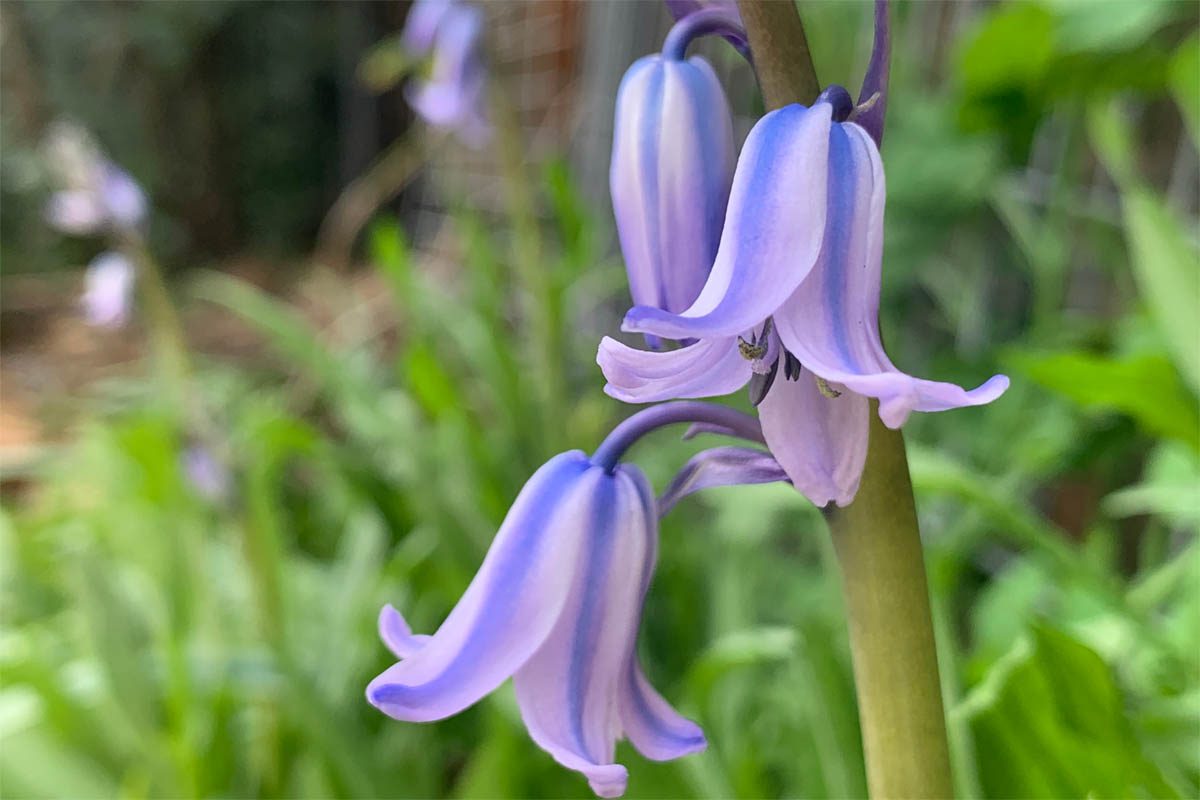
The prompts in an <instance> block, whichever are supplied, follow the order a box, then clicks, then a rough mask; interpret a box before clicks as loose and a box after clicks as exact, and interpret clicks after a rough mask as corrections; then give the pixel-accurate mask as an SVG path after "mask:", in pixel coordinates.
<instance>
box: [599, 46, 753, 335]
mask: <svg viewBox="0 0 1200 800" xmlns="http://www.w3.org/2000/svg"><path fill="white" fill-rule="evenodd" d="M682 56H683V54H682V53H667V54H664V55H652V56H646V57H645V58H642V59H639V60H638V61H637V62H635V63H634V65H633V66H632V67H630V68H629V71H628V72H626V73H625V77H624V79H622V81H621V86H620V89H619V90H618V92H617V110H616V118H615V123H614V135H613V152H612V162H611V167H610V170H609V184H610V188H611V192H612V202H613V211H614V213H615V215H616V220H617V232H618V234H619V236H620V240H621V252H622V254H623V255H624V257H625V269H626V271H627V272H628V275H629V287H630V294H631V295H632V297H633V302H634V304H635V305H646V306H655V307H657V308H661V309H666V310H668V311H673V312H679V311H683V310H684V309H685V308H687V307H688V306H689V305H691V303H692V301H693V300H695V299H696V296H697V295H698V294H699V293H700V289H701V288H702V287H703V286H704V282H705V280H707V278H708V272H709V270H710V269H711V268H712V264H713V259H714V258H715V257H716V254H717V246H718V245H719V244H720V240H721V226H722V224H723V223H724V220H725V206H726V203H727V202H728V199H729V187H730V184H731V182H732V181H733V169H734V164H735V161H736V150H735V147H734V141H733V117H732V115H731V114H730V111H729V103H728V102H727V101H726V99H725V93H724V92H723V91H722V89H721V84H720V82H719V81H718V80H717V76H716V74H715V73H714V72H713V70H712V67H710V66H709V65H708V63H707V62H706V61H704V59H702V58H700V57H698V56H697V57H693V58H690V59H687V60H684V59H683V57H682Z"/></svg>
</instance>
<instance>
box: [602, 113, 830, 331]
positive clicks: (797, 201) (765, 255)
mask: <svg viewBox="0 0 1200 800" xmlns="http://www.w3.org/2000/svg"><path fill="white" fill-rule="evenodd" d="M830 115H831V109H830V105H829V104H828V103H818V104H817V105H815V106H813V107H812V108H811V109H809V108H805V107H804V106H801V105H790V106H786V107H784V108H781V109H778V110H776V111H772V112H771V113H769V114H767V115H766V116H764V117H763V118H762V119H760V120H759V121H758V123H757V124H756V125H755V126H754V129H753V130H752V131H751V132H750V136H749V137H748V138H747V139H746V144H745V146H744V147H743V148H742V154H741V156H740V157H739V158H738V163H737V170H736V172H735V174H734V178H733V188H732V190H731V191H730V196H729V208H728V210H727V212H726V216H725V227H724V229H723V231H722V233H721V244H720V248H719V250H718V252H717V258H716V262H715V263H714V265H713V269H712V272H711V273H710V274H709V276H708V281H707V282H706V283H705V284H704V289H703V290H702V291H701V292H700V296H699V297H698V298H697V299H696V302H695V303H693V304H692V305H691V307H689V308H688V309H687V310H686V311H684V312H683V313H682V314H681V315H674V314H670V313H668V312H666V311H663V310H661V309H657V308H651V307H649V306H636V307H634V308H633V309H632V310H630V312H629V313H628V314H626V316H625V322H624V325H623V329H624V330H627V331H632V332H640V333H650V334H654V335H657V336H663V337H666V338H669V339H687V338H697V339H703V338H713V337H728V336H736V335H738V334H740V333H742V332H743V331H746V330H749V329H751V328H754V327H756V326H758V325H760V324H761V323H762V322H763V320H765V319H766V318H767V317H769V316H770V315H771V314H772V313H774V312H775V310H776V308H778V307H779V304H780V302H781V301H782V300H783V299H786V298H787V297H788V295H790V294H791V293H792V291H794V290H795V288H796V287H797V286H798V285H800V282H801V281H802V280H803V279H804V278H805V276H806V275H808V272H809V270H810V269H812V266H813V264H814V263H816V260H817V255H818V254H819V253H820V249H821V235H822V233H823V231H824V228H825V213H826V183H827V175H828V170H827V169H826V162H827V155H828V149H829V131H830V119H831V116H830Z"/></svg>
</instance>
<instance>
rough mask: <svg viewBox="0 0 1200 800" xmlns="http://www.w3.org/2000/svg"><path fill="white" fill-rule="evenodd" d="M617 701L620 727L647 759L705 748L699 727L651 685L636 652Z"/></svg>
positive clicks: (672, 756)
mask: <svg viewBox="0 0 1200 800" xmlns="http://www.w3.org/2000/svg"><path fill="white" fill-rule="evenodd" d="M619 702H620V715H621V727H622V728H623V729H624V730H625V735H626V736H627V737H629V741H630V742H631V743H632V744H633V746H634V747H636V748H637V751H638V752H639V753H641V754H642V755H643V756H645V757H646V758H649V759H652V760H654V761H670V760H671V759H674V758H679V757H681V756H686V755H688V754H690V753H699V752H700V751H702V750H704V749H705V748H706V747H708V740H707V739H705V738H704V731H703V730H701V729H700V726H699V725H697V724H696V723H694V722H692V721H691V720H690V719H688V718H687V717H685V716H683V715H682V714H680V713H679V712H678V711H676V710H675V709H674V708H672V707H671V705H670V703H668V702H667V701H666V700H664V699H663V698H662V695H660V694H659V693H658V692H656V691H655V690H654V687H653V686H651V685H650V681H648V680H647V679H646V676H645V674H644V673H643V672H642V667H641V665H640V664H639V663H638V660H637V656H636V654H635V655H634V656H633V657H632V658H630V659H629V666H628V668H627V669H626V670H625V675H624V679H623V681H622V684H621V694H620V697H619Z"/></svg>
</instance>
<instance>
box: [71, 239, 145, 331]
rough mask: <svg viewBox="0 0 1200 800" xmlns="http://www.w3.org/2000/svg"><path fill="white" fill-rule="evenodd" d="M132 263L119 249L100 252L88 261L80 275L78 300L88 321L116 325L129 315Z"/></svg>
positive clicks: (118, 325) (111, 326) (132, 279)
mask: <svg viewBox="0 0 1200 800" xmlns="http://www.w3.org/2000/svg"><path fill="white" fill-rule="evenodd" d="M134 278H135V272H134V268H133V264H131V263H130V261H129V259H128V258H126V257H125V256H123V255H121V254H120V253H114V252H111V251H108V252H104V253H101V254H100V255H98V256H96V257H95V258H94V259H92V262H91V263H90V264H88V268H87V271H86V272H85V273H84V276H83V283H84V288H83V295H82V297H81V298H80V304H81V305H82V306H83V314H84V317H86V319H87V321H88V323H89V324H91V325H96V326H98V327H101V328H118V327H120V326H121V325H124V324H125V321H126V320H127V319H129V312H130V309H131V307H132V306H133V285H134Z"/></svg>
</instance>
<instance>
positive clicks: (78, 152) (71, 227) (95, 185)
mask: <svg viewBox="0 0 1200 800" xmlns="http://www.w3.org/2000/svg"><path fill="white" fill-rule="evenodd" d="M46 158H47V161H48V162H49V164H50V167H51V169H52V170H53V171H54V172H55V173H56V177H57V178H58V181H59V183H60V184H61V186H62V188H61V189H60V190H59V191H56V192H54V193H53V194H52V195H50V200H49V202H48V203H47V205H46V209H45V218H46V222H47V223H49V224H50V225H51V226H52V227H54V228H56V229H58V230H60V231H62V232H63V233H67V234H71V235H74V236H86V235H91V234H96V233H103V232H105V231H133V230H135V229H136V228H137V227H138V226H139V225H141V223H142V221H143V220H144V219H145V217H146V195H145V194H144V193H143V192H142V188H141V187H140V186H139V185H138V183H137V181H135V180H134V179H133V178H131V177H130V176H129V173H127V172H125V170H123V169H121V168H120V167H118V166H117V165H116V164H114V163H112V162H111V161H109V160H108V159H106V158H105V157H104V156H103V154H101V152H100V150H99V148H98V147H96V145H95V143H94V142H93V141H92V139H91V137H90V136H89V134H88V133H87V131H85V130H84V129H83V128H80V127H78V126H76V125H73V124H71V123H63V122H60V123H57V124H56V125H55V126H54V127H53V128H51V131H50V133H49V135H48V136H47V140H46Z"/></svg>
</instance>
